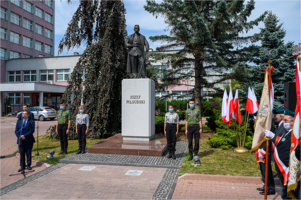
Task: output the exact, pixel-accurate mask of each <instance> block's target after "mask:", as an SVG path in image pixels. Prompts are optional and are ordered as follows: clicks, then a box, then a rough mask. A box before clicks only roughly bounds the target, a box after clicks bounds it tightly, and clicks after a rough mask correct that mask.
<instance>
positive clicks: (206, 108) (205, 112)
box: [201, 101, 214, 116]
mask: <svg viewBox="0 0 301 200" xmlns="http://www.w3.org/2000/svg"><path fill="white" fill-rule="evenodd" d="M201 113H202V116H211V115H213V114H214V113H213V111H212V107H211V103H210V102H209V101H202V102H201Z"/></svg>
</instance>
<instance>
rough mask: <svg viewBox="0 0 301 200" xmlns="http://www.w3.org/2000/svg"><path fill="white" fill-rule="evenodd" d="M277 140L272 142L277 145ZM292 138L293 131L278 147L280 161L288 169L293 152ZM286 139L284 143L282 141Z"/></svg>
mask: <svg viewBox="0 0 301 200" xmlns="http://www.w3.org/2000/svg"><path fill="white" fill-rule="evenodd" d="M275 138H276V137H274V138H273V139H272V141H273V142H274V143H275ZM291 138H292V130H291V131H290V132H289V133H288V134H287V135H286V136H285V137H282V138H281V140H279V142H278V143H277V145H276V148H277V151H278V156H279V158H280V160H281V161H282V162H283V164H284V165H285V166H287V167H288V164H289V160H290V151H291ZM283 139H285V140H284V141H282V140H283Z"/></svg>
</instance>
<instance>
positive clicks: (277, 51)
mask: <svg viewBox="0 0 301 200" xmlns="http://www.w3.org/2000/svg"><path fill="white" fill-rule="evenodd" d="M264 26H265V27H264V28H261V29H260V33H259V35H258V38H259V39H260V41H261V46H255V45H254V46H253V52H252V58H251V59H250V62H253V63H254V64H255V66H250V65H248V64H246V63H239V64H238V65H237V68H239V69H240V70H243V69H245V71H244V73H242V75H243V74H244V76H241V78H243V79H244V81H245V82H246V84H245V85H244V86H243V88H242V90H241V93H242V94H243V96H242V97H245V98H246V97H247V91H248V87H253V88H254V90H255V93H256V97H257V100H258V102H260V97H261V93H262V88H263V81H264V74H265V72H264V70H265V69H266V68H268V61H269V60H270V59H271V60H272V66H273V67H274V70H273V71H272V81H273V86H274V108H283V93H284V83H285V82H289V81H294V80H295V59H294V58H293V57H292V53H293V52H294V47H293V46H294V43H293V42H288V43H285V42H284V37H285V34H286V31H285V30H284V29H283V23H279V19H278V17H277V16H276V15H275V14H272V12H269V13H268V15H267V17H266V19H265V20H264Z"/></svg>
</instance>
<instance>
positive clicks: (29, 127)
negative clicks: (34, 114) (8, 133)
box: [15, 119, 35, 144]
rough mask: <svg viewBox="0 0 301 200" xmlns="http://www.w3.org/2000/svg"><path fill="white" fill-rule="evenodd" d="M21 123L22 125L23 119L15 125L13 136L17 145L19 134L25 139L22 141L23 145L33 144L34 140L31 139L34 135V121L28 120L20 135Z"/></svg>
mask: <svg viewBox="0 0 301 200" xmlns="http://www.w3.org/2000/svg"><path fill="white" fill-rule="evenodd" d="M22 123H23V119H21V120H18V121H17V124H16V129H15V134H16V136H17V138H18V139H17V144H19V139H20V134H21V135H24V137H25V140H23V143H24V144H30V143H34V142H35V139H34V137H33V133H34V130H35V122H34V120H29V119H28V121H27V123H26V126H25V127H23V129H26V130H24V131H23V130H22V133H21V127H22Z"/></svg>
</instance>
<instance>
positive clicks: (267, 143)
mask: <svg viewBox="0 0 301 200" xmlns="http://www.w3.org/2000/svg"><path fill="white" fill-rule="evenodd" d="M269 142H270V139H268V140H267V141H266V147H267V148H266V156H265V181H264V182H265V183H264V199H265V200H266V199H267V192H268V162H269V149H270V147H269V145H270V144H269Z"/></svg>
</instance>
